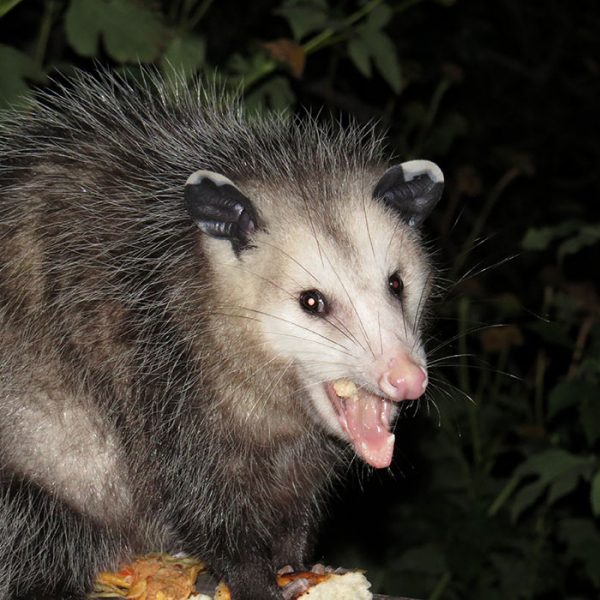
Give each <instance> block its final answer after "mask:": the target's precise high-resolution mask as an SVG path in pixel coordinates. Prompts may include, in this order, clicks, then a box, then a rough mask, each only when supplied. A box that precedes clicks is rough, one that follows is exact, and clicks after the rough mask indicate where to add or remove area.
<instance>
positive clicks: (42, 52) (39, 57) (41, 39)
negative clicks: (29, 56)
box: [33, 0, 55, 70]
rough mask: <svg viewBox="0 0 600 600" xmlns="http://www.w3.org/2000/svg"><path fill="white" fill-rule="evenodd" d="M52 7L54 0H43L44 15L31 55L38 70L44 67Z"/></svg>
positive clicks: (50, 27) (50, 28)
mask: <svg viewBox="0 0 600 600" xmlns="http://www.w3.org/2000/svg"><path fill="white" fill-rule="evenodd" d="M54 8H55V0H46V2H44V16H43V17H42V22H41V23H40V30H39V32H38V39H37V43H36V45H35V52H34V55H33V60H34V61H35V64H36V65H37V66H38V67H39V68H40V70H41V69H43V68H44V62H45V61H44V59H45V57H46V48H47V47H48V39H49V38H50V31H51V30H52V21H53V18H54Z"/></svg>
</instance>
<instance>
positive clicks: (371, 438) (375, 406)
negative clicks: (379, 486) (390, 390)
mask: <svg viewBox="0 0 600 600" xmlns="http://www.w3.org/2000/svg"><path fill="white" fill-rule="evenodd" d="M343 412H344V416H345V417H346V427H345V429H346V431H347V433H348V436H349V437H350V440H351V441H352V444H353V445H354V450H355V451H356V453H357V454H358V455H359V456H360V457H361V458H362V459H363V460H364V461H365V462H367V463H369V464H370V465H371V466H372V467H375V468H376V469H382V468H384V467H389V466H390V463H391V462H392V454H393V453H394V434H393V433H391V432H390V412H391V407H390V405H389V403H388V402H385V401H384V400H382V399H381V398H379V397H378V396H375V395H373V394H367V393H365V392H361V393H360V394H359V395H358V396H353V397H351V398H346V399H345V402H344V409H343Z"/></svg>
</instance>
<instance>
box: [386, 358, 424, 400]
mask: <svg viewBox="0 0 600 600" xmlns="http://www.w3.org/2000/svg"><path fill="white" fill-rule="evenodd" d="M379 387H380V388H381V391H382V392H383V393H384V394H386V395H387V396H389V397H390V398H393V399H394V400H416V399H417V398H420V397H421V396H422V395H423V392H425V388H426V387H427V371H426V370H425V369H424V368H423V367H420V366H419V365H417V363H415V362H414V360H413V359H412V358H410V357H409V356H408V355H407V354H405V353H400V354H398V355H396V356H395V357H394V358H393V359H392V360H391V361H390V362H389V367H388V370H387V371H385V372H384V373H383V375H382V376H381V378H380V379H379Z"/></svg>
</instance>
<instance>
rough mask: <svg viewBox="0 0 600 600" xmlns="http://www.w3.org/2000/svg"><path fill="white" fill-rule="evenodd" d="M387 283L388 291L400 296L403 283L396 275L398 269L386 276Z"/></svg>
mask: <svg viewBox="0 0 600 600" xmlns="http://www.w3.org/2000/svg"><path fill="white" fill-rule="evenodd" d="M388 285H389V286H390V292H392V294H394V296H398V297H400V296H402V290H403V289H404V283H403V282H402V279H401V278H400V275H398V271H396V272H395V273H392V274H391V275H390V276H389V278H388Z"/></svg>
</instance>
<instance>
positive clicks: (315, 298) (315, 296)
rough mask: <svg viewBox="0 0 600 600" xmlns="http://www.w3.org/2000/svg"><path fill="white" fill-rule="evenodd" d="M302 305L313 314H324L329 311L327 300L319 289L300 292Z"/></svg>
mask: <svg viewBox="0 0 600 600" xmlns="http://www.w3.org/2000/svg"><path fill="white" fill-rule="evenodd" d="M299 300H300V306H301V307H302V309H303V310H305V311H306V312H308V313H311V314H315V315H316V314H318V315H323V314H325V313H326V312H327V302H325V298H324V297H323V294H321V292H319V290H307V291H306V292H302V293H301V294H300V299H299Z"/></svg>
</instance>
